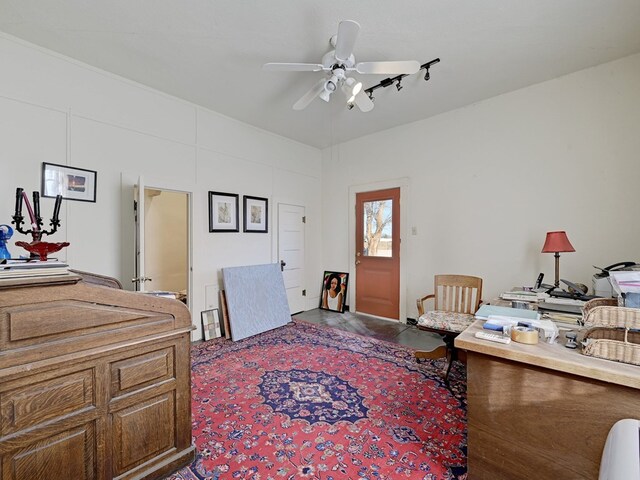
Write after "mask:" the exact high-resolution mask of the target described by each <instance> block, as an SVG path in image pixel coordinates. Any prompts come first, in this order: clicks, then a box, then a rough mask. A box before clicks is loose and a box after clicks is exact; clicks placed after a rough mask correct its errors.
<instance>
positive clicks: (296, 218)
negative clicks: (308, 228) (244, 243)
mask: <svg viewBox="0 0 640 480" xmlns="http://www.w3.org/2000/svg"><path fill="white" fill-rule="evenodd" d="M304 222H305V217H304V207H301V206H299V205H289V204H286V203H279V204H278V261H279V262H280V265H281V267H282V276H283V277H284V287H285V289H286V290H287V299H288V301H289V310H290V311H291V313H292V314H293V313H298V312H302V311H303V310H304V309H305V296H306V290H305V287H304V278H305V276H304V266H305V265H304Z"/></svg>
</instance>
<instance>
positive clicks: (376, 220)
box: [362, 199, 393, 257]
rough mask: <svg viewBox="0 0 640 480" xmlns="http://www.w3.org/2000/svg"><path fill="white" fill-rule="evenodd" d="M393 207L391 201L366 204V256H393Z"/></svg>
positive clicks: (364, 236) (363, 248)
mask: <svg viewBox="0 0 640 480" xmlns="http://www.w3.org/2000/svg"><path fill="white" fill-rule="evenodd" d="M392 205H393V200H391V199H389V200H376V201H374V202H364V219H363V220H364V235H363V238H364V245H363V246H362V254H363V255H364V256H366V257H390V256H391V247H392V245H391V227H392V218H391V211H392V208H391V207H392Z"/></svg>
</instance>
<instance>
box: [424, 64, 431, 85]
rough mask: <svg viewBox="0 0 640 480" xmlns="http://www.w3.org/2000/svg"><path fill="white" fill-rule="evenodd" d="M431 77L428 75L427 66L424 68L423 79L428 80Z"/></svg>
mask: <svg viewBox="0 0 640 480" xmlns="http://www.w3.org/2000/svg"><path fill="white" fill-rule="evenodd" d="M430 78H431V75H429V68H428V67H427V68H425V69H424V81H425V82H426V81H428V80H429V79H430Z"/></svg>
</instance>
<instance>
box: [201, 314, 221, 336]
mask: <svg viewBox="0 0 640 480" xmlns="http://www.w3.org/2000/svg"><path fill="white" fill-rule="evenodd" d="M200 316H201V317H202V336H203V338H204V341H205V342H206V341H208V340H211V339H213V338H219V337H222V336H223V335H224V326H223V324H222V322H221V321H220V313H219V311H218V309H217V308H212V309H211V310H204V311H203V312H201V313H200Z"/></svg>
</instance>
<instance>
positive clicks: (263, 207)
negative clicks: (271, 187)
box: [242, 195, 269, 233]
mask: <svg viewBox="0 0 640 480" xmlns="http://www.w3.org/2000/svg"><path fill="white" fill-rule="evenodd" d="M242 217H243V220H244V227H243V231H244V232H249V233H267V232H268V231H269V200H267V199H266V198H261V197H250V196H249V195H244V196H243V197H242Z"/></svg>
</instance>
